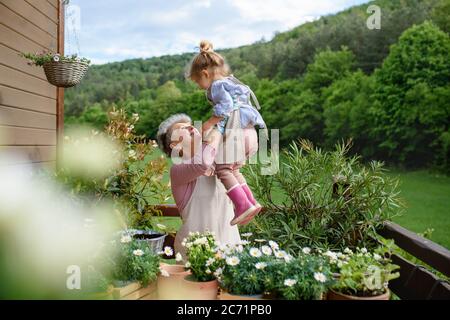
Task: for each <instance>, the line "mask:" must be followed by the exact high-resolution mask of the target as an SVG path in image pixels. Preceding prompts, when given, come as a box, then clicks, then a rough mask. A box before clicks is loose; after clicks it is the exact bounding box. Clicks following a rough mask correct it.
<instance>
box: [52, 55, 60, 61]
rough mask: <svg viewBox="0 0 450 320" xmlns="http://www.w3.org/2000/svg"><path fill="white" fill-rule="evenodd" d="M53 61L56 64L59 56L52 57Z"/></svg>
mask: <svg viewBox="0 0 450 320" xmlns="http://www.w3.org/2000/svg"><path fill="white" fill-rule="evenodd" d="M53 61H55V62H58V61H59V56H58V55H56V54H55V55H54V56H53Z"/></svg>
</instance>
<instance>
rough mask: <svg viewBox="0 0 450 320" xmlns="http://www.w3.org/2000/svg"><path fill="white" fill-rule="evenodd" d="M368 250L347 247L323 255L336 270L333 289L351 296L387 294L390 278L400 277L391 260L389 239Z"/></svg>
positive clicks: (397, 267) (390, 242)
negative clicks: (381, 244)
mask: <svg viewBox="0 0 450 320" xmlns="http://www.w3.org/2000/svg"><path fill="white" fill-rule="evenodd" d="M385 243H386V244H387V245H384V246H380V247H378V248H376V249H375V250H374V251H373V252H369V251H368V250H367V249H366V248H356V250H355V252H353V251H352V250H350V249H347V250H346V252H345V253H344V254H342V253H335V252H331V251H328V252H327V253H325V256H327V257H328V258H329V261H330V263H331V264H334V265H335V266H336V268H337V271H338V273H339V277H338V278H337V282H336V284H335V285H333V290H335V291H337V292H340V293H343V294H347V295H353V296H359V297H370V296H377V295H381V294H384V293H386V291H387V289H388V284H389V281H391V280H393V279H396V278H398V277H399V276H400V274H399V273H398V272H395V271H396V270H397V269H399V266H397V265H395V264H393V263H392V262H391V254H392V250H391V248H392V245H393V242H392V241H389V242H388V241H386V242H385Z"/></svg>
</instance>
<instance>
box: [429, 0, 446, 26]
mask: <svg viewBox="0 0 450 320" xmlns="http://www.w3.org/2000/svg"><path fill="white" fill-rule="evenodd" d="M431 18H432V20H433V22H434V23H436V24H437V25H438V26H439V28H440V29H441V30H442V31H445V32H447V33H450V0H441V1H439V3H438V5H437V6H436V7H435V8H434V9H433V11H432V12H431Z"/></svg>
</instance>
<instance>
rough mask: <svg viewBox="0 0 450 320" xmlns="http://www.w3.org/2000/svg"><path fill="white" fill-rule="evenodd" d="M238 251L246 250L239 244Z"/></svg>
mask: <svg viewBox="0 0 450 320" xmlns="http://www.w3.org/2000/svg"><path fill="white" fill-rule="evenodd" d="M236 251H237V252H242V251H244V247H243V246H242V245H241V244H240V245H238V246H237V247H236Z"/></svg>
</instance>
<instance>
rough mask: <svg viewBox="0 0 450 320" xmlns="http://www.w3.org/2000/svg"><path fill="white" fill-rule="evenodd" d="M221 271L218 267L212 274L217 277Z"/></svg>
mask: <svg viewBox="0 0 450 320" xmlns="http://www.w3.org/2000/svg"><path fill="white" fill-rule="evenodd" d="M222 272H223V270H222V268H218V269H217V270H216V271H215V272H214V275H215V276H216V277H219V276H220V275H221V274H222Z"/></svg>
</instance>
